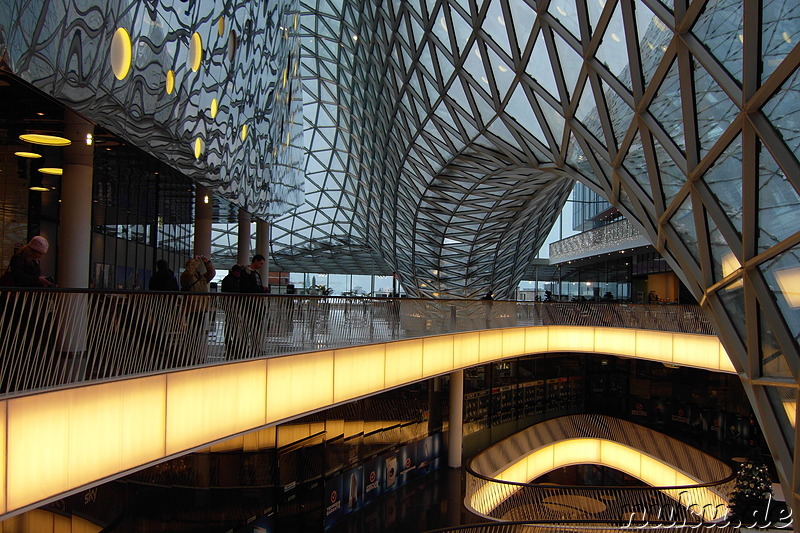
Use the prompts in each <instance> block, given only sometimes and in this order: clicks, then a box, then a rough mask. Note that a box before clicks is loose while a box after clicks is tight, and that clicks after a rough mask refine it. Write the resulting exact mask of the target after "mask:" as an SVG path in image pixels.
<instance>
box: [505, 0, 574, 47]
mask: <svg viewBox="0 0 800 533" xmlns="http://www.w3.org/2000/svg"><path fill="white" fill-rule="evenodd" d="M511 3H512V4H514V3H517V2H511ZM519 3H521V2H519ZM547 11H549V12H550V14H551V15H553V17H554V18H555V19H556V20H558V21H559V22H560V23H561V25H562V26H564V27H565V28H566V29H567V30H568V31H569V32H570V33H571V34H572V35H574V36H575V37H577V38H578V39H580V36H581V32H580V28H579V26H578V11H577V10H576V9H575V0H553V1H552V2H550V7H548V8H547Z"/></svg>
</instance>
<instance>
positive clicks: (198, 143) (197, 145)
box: [194, 137, 203, 159]
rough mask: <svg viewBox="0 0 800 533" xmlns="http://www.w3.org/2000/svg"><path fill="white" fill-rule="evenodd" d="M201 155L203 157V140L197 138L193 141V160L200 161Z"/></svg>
mask: <svg viewBox="0 0 800 533" xmlns="http://www.w3.org/2000/svg"><path fill="white" fill-rule="evenodd" d="M201 155H203V139H201V138H200V137H198V138H197V139H195V140H194V158H195V159H200V156H201Z"/></svg>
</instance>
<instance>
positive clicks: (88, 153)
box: [57, 110, 94, 289]
mask: <svg viewBox="0 0 800 533" xmlns="http://www.w3.org/2000/svg"><path fill="white" fill-rule="evenodd" d="M64 135H65V136H66V137H67V138H68V139H70V140H71V141H72V144H71V145H69V146H67V147H65V148H64V174H63V175H62V177H61V207H60V215H59V217H60V219H61V220H60V221H59V226H58V279H57V281H58V286H59V287H64V288H68V289H85V288H87V287H88V286H89V262H90V258H91V248H90V245H91V239H92V173H93V169H94V146H93V145H91V144H86V139H87V135H94V124H92V123H90V122H87V121H86V120H84V119H83V118H81V117H79V116H78V115H76V114H75V113H73V112H72V111H70V110H65V111H64Z"/></svg>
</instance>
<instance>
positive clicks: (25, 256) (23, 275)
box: [0, 235, 53, 287]
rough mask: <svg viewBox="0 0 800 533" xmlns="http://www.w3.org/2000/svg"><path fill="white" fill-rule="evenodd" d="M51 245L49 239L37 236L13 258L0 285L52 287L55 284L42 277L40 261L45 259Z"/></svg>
mask: <svg viewBox="0 0 800 533" xmlns="http://www.w3.org/2000/svg"><path fill="white" fill-rule="evenodd" d="M49 248H50V243H48V242H47V239H45V238H44V237H41V236H39V235H37V236H36V237H34V238H33V239H31V241H30V242H29V243H28V244H26V245H25V246H23V247H22V248H20V249H19V250H17V251H16V252H15V253H14V255H13V256H12V257H11V262H10V263H9V265H8V270H7V271H6V274H5V275H4V276H3V277H2V278H0V279H1V280H2V281H0V284H2V285H3V286H5V287H50V286H52V285H53V282H52V281H51V280H49V279H48V278H47V277H45V276H43V275H42V267H41V266H40V265H39V260H40V259H41V258H42V257H44V254H46V253H47V250H48V249H49Z"/></svg>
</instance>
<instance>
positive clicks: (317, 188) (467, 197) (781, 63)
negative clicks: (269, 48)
mask: <svg viewBox="0 0 800 533" xmlns="http://www.w3.org/2000/svg"><path fill="white" fill-rule="evenodd" d="M301 12H302V15H301V39H302V40H301V43H302V54H301V55H302V64H301V76H302V77H303V84H304V90H305V100H304V102H305V110H304V114H305V139H306V144H307V149H308V157H307V161H306V167H305V170H306V180H307V181H306V200H305V204H304V205H303V206H301V208H300V209H299V210H298V211H297V212H295V213H293V214H292V215H291V216H286V217H282V218H278V219H277V220H276V221H275V222H274V225H273V236H274V238H275V242H273V258H274V260H275V261H276V263H277V264H278V265H280V266H281V268H283V269H285V270H307V271H308V270H316V271H321V270H327V271H331V272H338V271H343V272H375V273H387V272H391V271H396V272H398V274H399V276H400V279H401V280H402V282H403V285H404V286H405V287H407V288H409V289H410V290H411V291H412V292H415V293H417V294H420V295H431V296H434V295H442V296H445V295H447V296H474V295H477V294H480V293H481V292H483V291H485V290H486V289H487V288H492V289H494V290H495V292H497V293H499V294H503V293H504V292H505V291H507V290H510V288H511V287H512V286H515V285H516V283H517V282H518V281H519V279H520V277H521V275H522V272H523V271H524V269H525V268H526V267H527V266H528V264H529V262H530V260H531V258H532V257H533V255H534V252H535V251H536V250H537V249H538V247H539V246H540V245H541V243H542V240H543V237H544V235H546V233H547V231H548V230H549V229H550V226H551V224H552V222H553V220H554V219H555V216H556V215H557V213H558V212H559V211H560V209H561V206H562V205H563V202H564V200H565V198H566V196H567V194H568V193H569V190H570V187H571V184H572V183H573V181H574V180H579V181H582V182H583V183H585V184H587V185H588V186H589V187H591V188H592V189H594V190H595V191H597V192H599V193H600V194H601V195H602V196H603V197H604V198H607V199H608V200H609V201H610V202H611V203H612V204H614V205H615V206H617V207H618V208H619V209H620V210H621V211H622V212H623V213H625V215H626V216H627V217H628V218H629V219H630V220H631V221H632V222H633V223H634V224H635V225H636V226H637V227H640V228H641V230H642V231H643V232H644V233H645V234H646V235H647V236H648V238H649V239H650V241H651V242H652V243H653V244H654V246H656V248H657V249H658V250H659V252H660V253H661V254H662V255H663V256H664V257H665V258H667V260H668V261H669V262H670V263H671V264H672V265H673V266H674V268H675V269H676V272H678V273H679V275H680V276H681V277H682V278H683V280H684V282H685V283H686V284H687V286H688V287H689V288H690V289H691V290H692V291H693V292H694V294H695V295H696V296H697V297H698V298H699V299H700V301H701V304H702V306H703V308H704V309H705V310H706V311H707V312H708V313H709V315H710V316H711V317H712V318H713V320H714V321H715V324H716V326H717V331H719V332H720V336H721V338H722V341H723V342H724V344H725V346H726V348H727V350H728V352H729V353H730V354H732V356H733V360H734V361H735V363H736V366H737V370H738V371H739V372H740V374H741V375H742V378H743V380H744V383H745V387H746V390H747V392H748V394H749V396H750V399H751V402H752V404H753V406H754V409H755V410H756V413H757V416H758V418H759V421H760V423H761V426H762V428H763V429H764V430H765V434H766V436H767V440H768V443H769V446H770V448H771V451H772V454H773V456H774V458H775V461H776V464H777V465H778V470H779V472H780V475H781V477H782V482H783V483H784V486H785V487H787V488H790V489H791V490H792V494H793V499H794V502H795V503H794V507H795V508H798V505H797V501H798V496H797V493H798V490H797V489H798V487H799V486H800V470H799V469H798V467H796V466H793V465H798V464H800V460H797V459H796V458H795V457H794V453H795V452H794V450H795V446H794V444H795V440H796V438H797V435H796V430H795V428H794V418H795V410H796V404H797V401H796V400H797V383H798V380H799V379H800V349H798V339H799V338H800V311H798V309H800V295H799V294H798V293H800V289H799V288H798V287H800V224H798V222H797V219H796V218H795V215H794V213H796V212H797V208H798V205H799V204H800V161H798V158H797V156H796V155H795V154H796V153H797V152H798V148H800V127H798V124H800V105H798V102H799V101H800V70H799V69H798V67H799V66H800V47H798V46H797V42H798V41H799V40H800V4H797V3H796V2H794V0H752V1H750V0H747V1H742V0H694V1H690V0H527V1H522V0H515V1H512V0H485V1H477V0H430V1H425V2H422V1H419V2H416V1H414V2H386V1H381V0H361V1H357V0H352V1H350V0H338V1H334V0H316V1H312V0H307V1H306V2H303V3H302V6H301Z"/></svg>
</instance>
